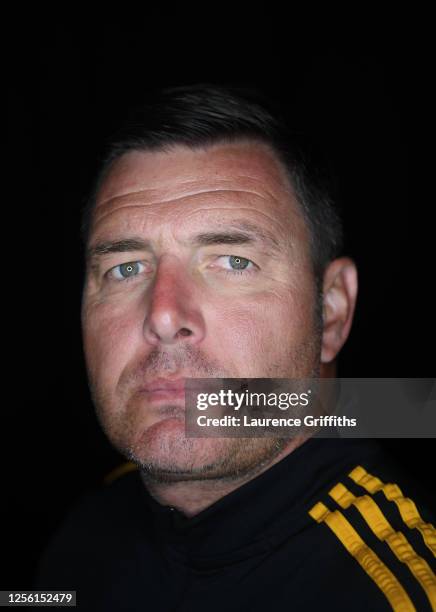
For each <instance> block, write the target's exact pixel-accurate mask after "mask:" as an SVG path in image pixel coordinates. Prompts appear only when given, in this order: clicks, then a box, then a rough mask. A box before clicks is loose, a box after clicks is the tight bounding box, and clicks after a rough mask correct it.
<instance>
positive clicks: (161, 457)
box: [130, 417, 229, 477]
mask: <svg viewBox="0 0 436 612" xmlns="http://www.w3.org/2000/svg"><path fill="white" fill-rule="evenodd" d="M228 442H229V441H228V440H226V439H219V438H187V437H186V434H185V423H184V420H181V419H180V418H176V417H171V418H166V419H162V420H160V421H158V422H157V423H154V424H153V425H151V426H150V427H148V428H147V430H146V431H145V432H143V434H142V435H141V437H140V439H139V440H138V441H137V442H136V443H135V445H134V448H133V449H132V452H131V453H130V454H131V459H133V460H134V461H135V462H136V463H138V464H140V465H142V466H144V469H146V470H147V471H150V472H156V474H157V473H159V472H161V473H162V474H168V476H169V475H170V474H171V473H173V474H179V475H180V473H185V474H186V476H187V477H188V475H189V474H191V475H192V474H193V473H201V472H203V471H205V472H207V469H208V466H212V465H215V464H216V463H217V462H220V460H222V459H223V457H225V456H226V454H227V453H226V448H227V447H228Z"/></svg>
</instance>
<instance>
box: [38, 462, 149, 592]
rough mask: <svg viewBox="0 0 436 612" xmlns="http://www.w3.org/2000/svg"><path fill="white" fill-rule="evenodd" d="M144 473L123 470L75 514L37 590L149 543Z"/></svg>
mask: <svg viewBox="0 0 436 612" xmlns="http://www.w3.org/2000/svg"><path fill="white" fill-rule="evenodd" d="M142 486H143V485H142V482H141V480H140V475H139V471H138V470H136V469H134V467H133V466H132V464H123V465H122V466H120V467H119V468H117V471H113V472H111V473H110V474H108V476H107V477H106V478H105V479H104V481H103V483H102V485H101V486H100V487H97V488H95V489H94V490H92V491H89V492H88V493H86V494H85V495H83V496H82V497H81V498H80V499H79V500H77V501H76V503H75V504H74V505H73V506H72V507H71V508H70V510H69V511H68V513H67V515H66V516H65V517H64V519H63V520H62V522H61V524H60V526H59V527H58V529H57V530H56V531H55V533H54V534H53V536H52V537H51V539H50V541H49V543H48V545H47V546H46V548H45V550H44V552H43V554H42V556H41V558H40V561H39V565H38V568H37V573H36V576H37V577H36V583H37V584H42V583H44V584H47V583H49V584H53V583H58V582H59V581H60V582H61V583H65V580H63V577H64V576H68V573H69V572H70V573H71V575H75V576H77V575H78V572H80V571H81V569H80V568H81V567H82V566H83V565H84V561H85V560H86V566H87V567H88V568H92V567H93V566H95V567H98V566H100V567H102V566H104V565H107V563H108V562H109V559H114V558H116V557H117V556H118V557H119V558H121V559H122V558H123V554H124V550H125V548H126V547H127V546H129V545H130V546H131V543H132V542H136V541H144V538H145V537H146V534H145V532H144V525H146V521H145V520H144V513H146V512H147V508H146V506H145V504H144V503H143V499H142V496H141V487H142Z"/></svg>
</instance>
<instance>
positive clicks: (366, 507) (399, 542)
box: [329, 483, 436, 610]
mask: <svg viewBox="0 0 436 612" xmlns="http://www.w3.org/2000/svg"><path fill="white" fill-rule="evenodd" d="M329 495H330V497H332V498H333V499H334V500H335V501H336V502H337V504H338V505H339V506H341V508H344V509H345V508H348V507H349V506H351V505H354V506H355V507H356V508H357V510H358V511H359V512H360V514H361V515H362V517H363V518H364V519H365V521H366V522H367V524H368V525H369V527H370V528H371V530H372V532H373V533H374V534H375V535H376V536H377V537H378V538H379V540H381V541H382V542H386V544H387V545H388V546H389V548H390V549H391V550H392V552H393V553H394V554H395V556H396V557H397V559H399V561H401V562H402V563H404V564H405V565H407V567H408V568H409V570H410V571H411V573H412V574H413V576H414V577H415V579H416V580H417V581H418V582H419V584H420V585H421V587H422V588H423V590H424V592H425V594H426V595H427V598H428V600H429V602H430V605H431V607H432V609H433V610H435V609H436V577H435V575H434V573H433V572H432V570H431V568H430V566H429V565H428V563H427V561H426V560H425V559H422V558H421V557H420V556H419V555H417V554H416V552H415V551H414V549H413V547H412V546H411V544H410V543H409V541H408V540H407V539H406V537H405V536H404V534H403V533H401V532H400V531H395V530H394V529H393V527H392V526H391V524H390V523H389V522H388V520H387V519H386V517H385V516H384V514H383V513H382V511H381V510H380V508H379V507H378V506H377V504H376V502H375V500H373V499H372V498H371V497H369V496H368V495H363V496H361V497H355V496H354V495H353V494H352V493H351V491H349V490H348V489H347V488H346V487H345V486H344V485H343V484H341V483H339V484H337V485H336V486H335V487H333V489H331V491H329Z"/></svg>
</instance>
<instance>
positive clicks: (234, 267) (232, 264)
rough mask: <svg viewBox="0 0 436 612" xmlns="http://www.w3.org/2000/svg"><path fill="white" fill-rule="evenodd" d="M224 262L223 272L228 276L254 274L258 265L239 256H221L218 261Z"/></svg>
mask: <svg viewBox="0 0 436 612" xmlns="http://www.w3.org/2000/svg"><path fill="white" fill-rule="evenodd" d="M219 260H221V261H223V262H224V266H222V267H223V272H225V273H226V274H231V275H235V274H249V273H251V272H254V268H256V264H254V263H253V262H252V261H251V260H250V259H247V258H246V257H240V256H239V255H221V256H220V257H218V261H219Z"/></svg>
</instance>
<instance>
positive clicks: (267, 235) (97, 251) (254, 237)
mask: <svg viewBox="0 0 436 612" xmlns="http://www.w3.org/2000/svg"><path fill="white" fill-rule="evenodd" d="M190 242H191V244H193V245H194V246H211V245H215V244H253V243H256V242H260V243H263V244H264V245H265V246H266V247H269V248H270V249H272V250H273V251H274V252H276V253H278V252H280V251H281V248H280V244H279V242H278V241H277V239H276V237H275V236H274V234H272V233H271V232H269V231H267V230H265V229H264V228H260V227H258V226H257V225H255V224H253V223H250V222H247V221H242V222H239V223H238V222H234V221H233V222H232V223H231V224H230V226H229V228H228V229H227V230H219V231H211V232H202V233H201V234H197V235H195V236H193V237H192V238H191V239H190ZM151 250H152V246H151V242H150V241H149V240H144V239H143V238H139V237H138V238H137V237H134V238H125V239H121V240H107V241H103V242H99V243H97V244H95V245H94V246H92V247H90V248H89V249H88V251H87V259H88V260H94V259H97V258H98V257H100V256H102V255H107V254H108V253H124V252H129V251H151Z"/></svg>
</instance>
